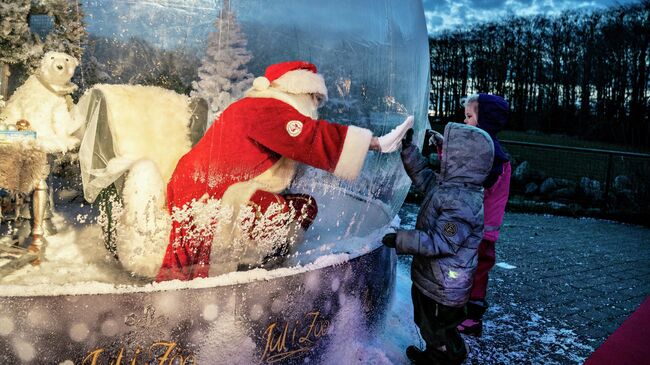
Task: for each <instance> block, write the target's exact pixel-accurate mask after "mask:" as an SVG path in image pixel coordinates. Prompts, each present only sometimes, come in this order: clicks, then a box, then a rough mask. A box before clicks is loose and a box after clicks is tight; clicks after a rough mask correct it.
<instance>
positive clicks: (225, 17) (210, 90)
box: [190, 0, 253, 120]
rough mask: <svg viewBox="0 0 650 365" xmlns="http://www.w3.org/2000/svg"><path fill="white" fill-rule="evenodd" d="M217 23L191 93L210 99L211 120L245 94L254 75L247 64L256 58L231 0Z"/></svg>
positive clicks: (222, 10)
mask: <svg viewBox="0 0 650 365" xmlns="http://www.w3.org/2000/svg"><path fill="white" fill-rule="evenodd" d="M214 26H215V28H216V31H214V32H212V33H211V34H210V35H209V36H208V48H207V50H206V56H205V58H204V59H203V61H202V62H201V67H200V68H199V71H198V76H199V81H195V82H192V88H193V90H192V92H191V93H190V96H192V97H201V98H203V99H205V100H206V101H207V102H208V105H210V115H209V118H210V119H209V120H212V119H214V118H215V117H217V116H219V114H221V112H222V111H223V110H224V109H225V108H226V107H227V106H228V105H230V103H232V102H233V101H234V100H236V99H237V98H239V97H241V96H242V95H243V93H244V91H246V89H248V88H249V87H250V85H251V83H252V79H253V75H252V74H251V73H249V72H248V70H247V68H246V65H247V64H248V62H249V61H250V60H251V58H252V56H251V54H250V52H249V51H248V50H247V49H246V45H247V40H246V37H245V36H244V34H243V33H242V31H241V28H240V27H239V24H237V21H236V19H235V14H234V13H233V12H232V11H231V10H230V6H229V2H228V1H227V0H225V1H224V5H223V8H222V9H221V12H220V14H219V17H218V18H217V20H216V21H215V23H214Z"/></svg>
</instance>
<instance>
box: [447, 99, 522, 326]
mask: <svg viewBox="0 0 650 365" xmlns="http://www.w3.org/2000/svg"><path fill="white" fill-rule="evenodd" d="M461 103H462V105H463V106H464V107H465V124H468V125H472V126H477V127H479V128H481V129H483V130H484V131H486V132H487V133H488V134H489V135H490V137H492V141H493V143H494V161H493V163H492V168H491V170H490V173H489V175H488V177H487V178H486V180H485V182H484V183H483V188H484V196H483V206H484V208H483V209H484V227H483V239H482V240H481V243H480V245H479V249H478V266H477V269H476V272H475V273H474V283H473V285H472V291H471V293H470V298H469V302H468V303H467V318H466V319H465V320H464V321H463V322H462V323H461V324H460V325H459V326H458V330H459V331H460V332H461V333H464V334H466V335H470V336H481V333H482V331H483V314H484V313H485V311H486V310H487V308H488V302H487V301H486V300H485V297H486V296H487V286H488V273H489V271H490V269H492V267H493V266H494V263H495V258H496V256H495V243H496V241H497V239H498V238H499V228H500V227H501V222H502V221H503V215H504V213H505V209H506V203H507V202H508V194H509V192H510V174H511V167H510V157H509V156H508V154H507V153H506V151H505V150H504V149H503V148H502V147H501V144H500V143H499V140H498V139H497V133H499V132H500V131H501V130H502V129H503V127H504V126H505V125H506V123H507V121H508V114H509V112H510V106H509V105H508V102H507V101H506V100H504V99H503V98H502V97H500V96H497V95H490V94H473V95H470V96H468V97H466V98H464V99H463V100H462V101H461Z"/></svg>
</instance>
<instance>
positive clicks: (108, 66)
mask: <svg viewBox="0 0 650 365" xmlns="http://www.w3.org/2000/svg"><path fill="white" fill-rule="evenodd" d="M69 11H70V12H72V13H75V12H76V14H77V15H79V14H83V15H84V17H83V21H84V26H85V31H86V32H87V38H84V37H81V38H78V40H77V43H76V44H75V43H74V42H73V41H69V43H70V44H67V46H66V43H65V42H63V41H61V44H60V45H59V46H60V47H59V48H58V49H59V50H61V51H67V52H68V53H70V54H74V53H73V52H72V51H69V50H71V49H72V48H74V47H75V46H81V52H82V56H81V57H79V58H80V61H79V66H78V67H77V70H76V71H77V72H76V74H75V77H74V78H73V79H72V82H74V83H76V84H77V85H78V86H79V89H78V90H77V91H76V93H75V94H73V96H74V101H73V102H74V103H75V105H74V106H73V109H72V112H71V114H72V116H73V119H74V120H75V122H78V123H80V124H81V127H79V128H78V130H76V131H75V132H74V133H76V136H77V137H78V138H79V139H80V140H81V143H80V144H81V147H80V150H79V154H78V155H79V157H78V160H79V162H80V165H81V173H80V174H79V173H76V174H75V171H74V168H75V166H76V165H75V163H76V162H77V161H76V155H75V153H74V151H75V150H74V147H73V148H72V149H71V151H73V152H72V153H70V152H67V153H58V152H61V151H59V150H56V151H55V152H57V153H51V154H49V156H50V162H49V165H50V168H51V169H52V173H51V174H50V176H49V177H48V178H47V179H46V182H47V183H48V186H47V187H46V188H48V189H50V190H51V191H52V192H53V194H52V196H53V198H54V199H53V201H51V202H50V203H51V204H50V206H49V207H45V208H44V209H45V212H44V216H43V217H40V218H39V217H36V219H39V222H41V223H40V224H43V221H47V220H48V219H49V221H47V222H45V223H47V224H50V225H51V226H57V225H58V226H59V227H54V228H58V229H56V230H58V232H59V233H58V234H51V233H53V232H49V233H50V238H49V243H50V246H56V244H57V242H61V244H60V245H61V246H63V247H64V248H65V247H69V246H70V245H66V243H65V242H66V241H75V242H77V241H78V240H82V239H83V240H84V241H85V242H90V241H98V242H93V243H92V244H88V243H84V244H83V245H96V246H100V247H101V243H103V244H104V245H106V246H107V248H108V249H109V251H110V252H111V253H113V254H114V255H115V256H120V253H119V251H120V247H115V245H116V244H115V240H116V239H117V240H120V239H121V240H122V241H125V240H126V241H131V242H134V241H138V240H143V239H142V237H143V236H142V235H140V236H137V234H136V235H134V236H125V233H123V231H125V229H124V228H125V227H130V226H133V227H135V228H133V227H131V228H132V230H136V231H137V230H140V231H142V230H145V231H147V232H149V236H147V237H146V238H145V239H146V240H150V241H152V242H153V241H156V242H157V243H156V244H153V243H152V244H151V245H150V246H151V247H154V248H155V249H157V250H158V251H161V250H163V249H164V247H165V246H166V244H167V242H168V234H169V216H168V215H169V214H168V213H167V214H165V213H163V214H162V216H161V213H160V212H153V213H152V210H151V209H152V208H151V205H155V204H159V205H160V206H163V205H164V201H165V199H166V198H167V199H169V197H168V196H167V197H166V196H165V194H166V193H167V194H168V193H169V190H166V189H165V187H166V184H167V183H168V182H169V181H170V179H171V176H172V174H173V172H174V169H175V168H178V167H177V163H178V161H179V160H180V159H181V157H183V156H184V155H185V154H187V153H188V152H189V151H191V150H193V149H194V148H195V147H192V146H196V145H197V143H199V141H201V140H202V137H203V135H204V133H206V129H207V130H208V131H209V130H210V129H209V128H211V127H210V126H211V124H212V123H213V121H214V120H220V119H219V118H221V119H224V118H222V117H221V116H222V113H223V112H224V110H226V108H227V107H228V106H229V105H231V104H232V103H233V102H234V101H236V100H238V99H240V98H242V97H244V96H247V95H248V94H247V92H248V91H247V90H250V88H251V86H252V85H253V80H254V78H255V77H257V76H263V75H265V69H266V68H267V67H268V66H269V65H272V64H276V63H279V62H285V61H291V60H304V61H307V62H310V63H312V64H314V65H315V66H316V67H317V68H318V71H317V72H318V74H320V75H322V76H323V77H324V81H325V85H326V87H327V93H328V100H327V101H326V102H325V103H324V104H323V105H322V107H321V108H320V109H319V110H318V119H322V120H327V121H330V122H334V123H338V124H342V125H348V126H356V127H361V128H366V129H368V130H370V131H371V132H372V134H373V135H374V136H381V135H384V134H386V133H388V132H390V131H391V130H392V129H393V128H394V127H396V126H397V125H399V124H400V123H401V122H402V121H403V120H404V119H405V118H406V117H407V116H408V115H414V116H415V125H414V128H415V129H416V131H420V132H421V131H423V129H424V128H425V126H426V125H427V122H426V121H427V119H426V106H427V93H428V77H427V75H428V65H429V57H428V43H427V33H426V28H425V22H424V17H423V9H422V4H421V3H420V2H419V1H384V2H382V3H381V4H380V5H379V4H377V2H376V1H371V0H368V1H355V2H353V3H348V2H345V1H328V2H325V3H323V4H319V5H318V6H315V5H314V4H313V2H311V1H302V0H294V1H281V2H279V1H276V2H272V3H269V2H268V1H263V0H259V1H255V0H246V1H227V0H226V1H223V2H221V1H163V0H160V1H108V2H107V1H86V2H82V3H81V6H80V7H76V8H75V7H72V8H70V9H69ZM57 19H58V18H55V19H54V22H55V23H56V21H57ZM45 23H47V22H45ZM33 25H34V24H33ZM36 25H38V24H36ZM50 26H51V24H50ZM70 28H71V27H69V28H68V29H69V32H72V30H70ZM39 31H40V32H41V33H43V34H42V35H46V34H47V25H46V26H45V29H40V30H39ZM50 31H51V32H54V31H56V28H55V29H54V30H52V29H50ZM80 34H81V33H80ZM47 37H49V35H48V36H47ZM82 39H83V40H82ZM52 59H54V58H52ZM66 61H67V59H66ZM18 90H20V88H19V89H18ZM16 94H18V92H17V93H16ZM9 104H11V99H10V100H9ZM9 104H8V105H9ZM7 109H9V107H7ZM301 113H302V112H301ZM314 117H315V115H314ZM222 123H223V122H222ZM227 123H230V122H229V121H227ZM233 123H234V122H233ZM287 128H288V127H287ZM227 129H230V128H227ZM36 132H37V134H39V135H41V132H40V131H39V130H38V128H37V130H36ZM298 133H300V131H298ZM350 133H351V132H350ZM419 134H421V133H418V135H419ZM267 137H268V136H267ZM270 138H272V137H270ZM346 138H347V137H346ZM203 139H205V138H203ZM349 139H351V138H349ZM210 143H225V141H219V142H215V141H213V140H211V142H210ZM323 143H324V142H323ZM350 143H352V142H350ZM204 144H205V143H204ZM339 144H340V143H339ZM238 147H239V146H236V145H235V146H233V147H232V148H230V152H231V154H230V155H229V156H226V157H222V156H221V154H219V156H214V155H212V154H210V155H209V156H208V155H205V156H200V158H199V160H201V161H203V162H200V163H206V164H212V163H216V164H221V165H223V164H230V165H235V166H236V165H237V164H239V163H241V161H240V158H239V157H245V156H246V153H248V152H241V155H240V156H237V155H236V153H234V154H233V153H232V151H233V150H237V149H238ZM312 147H313V148H316V149H318V143H316V144H313V145H300V146H299V148H300V149H301V150H292V151H289V155H290V156H286V157H287V158H289V157H290V158H293V159H295V160H298V161H302V160H307V161H308V162H309V161H311V160H310V159H309V158H310V156H311V155H312V154H314V153H317V152H313V151H314V150H313V149H312ZM262 148H265V146H262ZM338 148H339V151H340V149H341V147H338ZM355 148H356V149H354V150H353V153H352V154H351V155H353V157H354V154H357V155H361V156H363V154H365V153H366V152H365V151H362V152H363V154H362V153H361V152H360V151H359V148H358V146H356V147H355ZM223 149H225V148H223ZM210 151H214V149H213V150H210ZM319 151H321V152H322V153H323V154H324V157H323V159H327V160H328V162H332V161H333V164H335V165H336V168H337V169H338V166H339V165H342V164H343V163H342V162H341V163H339V162H340V161H337V158H339V160H343V157H341V156H342V155H344V153H343V152H340V153H341V156H334V157H332V156H330V155H328V154H329V153H331V151H332V150H329V149H327V148H326V147H323V148H322V149H321V150H319ZM49 152H51V151H49ZM269 155H273V156H276V157H277V155H278V153H276V151H271V152H269ZM52 156H54V157H52ZM346 156H347V155H346ZM56 159H58V162H59V164H58V165H56V163H57V162H56V161H55V162H52V160H56ZM61 160H63V161H64V162H67V165H66V164H65V163H64V164H63V167H61V166H62V165H61V164H60V161H61ZM143 160H146V161H149V162H152V163H150V164H149V165H147V164H146V163H144V164H143V163H141V162H142V161H143ZM205 161H208V162H205ZM53 163H54V165H53ZM197 163H199V162H197ZM55 165H56V166H55ZM142 165H146V166H142ZM210 166H212V165H210ZM314 166H316V167H314ZM328 166H330V167H327V168H326V167H324V166H323V164H320V165H319V164H318V163H301V164H298V165H297V166H296V167H295V170H294V171H292V175H291V176H293V178H292V179H291V181H290V183H287V184H285V185H286V186H282V187H284V188H286V189H285V190H283V192H289V193H291V194H308V195H309V196H311V197H312V198H313V199H315V201H316V203H317V205H318V214H317V215H316V218H315V220H314V222H313V223H312V224H311V225H310V226H309V228H308V230H307V232H306V234H305V236H304V240H303V241H301V244H300V245H295V247H292V251H291V253H292V254H291V255H289V257H288V260H286V262H285V265H288V266H293V265H300V264H306V263H310V262H313V261H314V260H316V259H317V258H318V256H320V255H321V254H323V253H325V254H328V253H329V254H331V253H339V252H345V253H349V252H351V251H354V250H356V249H359V248H363V247H367V246H368V245H369V244H371V243H376V242H377V235H378V234H379V233H378V232H379V231H378V230H381V229H382V228H383V227H386V226H387V225H388V224H389V223H390V221H391V220H392V219H393V217H395V215H396V214H397V211H398V210H399V208H400V206H401V204H402V203H403V201H404V198H405V196H406V194H407V191H408V187H409V185H410V181H409V179H408V177H407V176H406V174H405V173H404V170H403V168H402V166H401V161H400V158H399V153H398V152H394V153H379V152H374V151H371V152H368V153H367V155H366V157H365V161H362V165H361V166H362V168H361V169H360V172H358V173H357V174H356V175H358V176H355V177H354V178H347V179H342V178H340V177H339V176H337V174H336V171H333V170H335V169H334V167H335V166H333V165H328ZM136 167H138V168H141V169H140V170H138V169H136ZM267 167H268V166H267ZM147 169H153V170H157V171H159V172H160V175H161V179H160V181H159V182H158V181H156V182H152V181H153V180H151V179H150V178H149V176H148V175H147V173H146V172H147ZM207 169H208V170H209V169H212V167H208V168H207ZM242 169H244V167H242ZM61 170H65V171H63V173H62V172H61ZM136 170H137V171H136ZM326 170H328V171H326ZM142 171H144V172H142ZM332 172H334V173H332ZM139 174H140V175H139ZM62 175H64V176H63V177H62ZM79 175H80V176H81V179H79ZM217 175H218V174H217ZM253 175H254V174H252V175H251V176H253ZM129 179H130V182H129V181H128V180H129ZM216 179H221V177H220V176H217V177H216ZM235 182H236V181H235ZM210 184H211V183H207V185H206V188H205V194H208V195H210V194H211V192H209V191H208V190H209V188H208V187H207V186H208V185H210ZM144 186H146V187H144ZM265 187H266V185H264V187H263V188H265ZM263 188H261V189H262V190H263ZM156 189H157V190H156ZM196 189H198V188H196ZM196 189H195V190H196ZM41 190H42V189H41ZM75 191H76V192H77V193H79V195H83V198H85V200H86V201H87V202H90V203H92V204H90V205H89V204H87V203H85V202H82V203H81V204H80V203H79V201H80V200H82V197H80V196H75ZM81 191H83V194H81V193H80V192H81ZM127 192H128V193H131V195H132V196H135V197H136V198H132V199H130V200H128V201H126V200H125V195H126V194H127ZM203 192H204V191H202V190H200V189H198V192H197V191H195V192H193V194H194V197H195V200H198V199H199V198H200V197H201V195H202V193H203ZM273 193H279V191H273ZM176 194H178V192H176ZM142 196H145V198H144V199H143V198H141V197H142ZM148 196H151V197H154V198H151V199H148V198H146V197H148ZM217 198H221V196H217ZM152 199H153V200H152ZM156 199H157V200H156ZM46 200H48V199H44V198H43V197H41V198H40V199H32V202H29V199H27V203H28V204H29V203H31V204H32V205H34V203H39V204H41V205H48V203H47V202H45V201H46ZM50 200H52V199H50ZM161 202H162V203H161ZM112 203H116V204H112ZM117 203H119V204H117ZM79 205H80V207H79ZM23 208H24V207H23ZM41 208H42V207H41ZM41 208H39V210H41ZM17 210H18V209H17ZM31 210H32V211H34V212H36V210H34V208H33V207H31ZM48 213H50V217H48ZM38 214H40V213H39V212H36V213H35V214H34V215H38ZM129 214H130V215H131V217H132V219H131V220H129V219H130V218H129ZM41 215H43V214H41ZM208 215H209V213H208ZM217 215H218V214H216V213H215V214H213V215H212V218H208V219H214V216H217ZM34 219H35V217H32V221H33V220H34ZM194 219H195V223H196V222H198V221H197V218H196V217H194ZM197 224H198V223H197ZM15 225H16V226H17V225H18V224H17V223H16V224H15ZM32 226H35V224H34V223H33V222H32ZM89 226H100V227H101V230H98V229H95V230H94V231H93V230H90V231H88V230H84V229H85V228H82V229H79V227H89ZM152 227H153V228H152ZM13 228H14V230H15V228H16V227H13ZM95 228H96V227H95ZM70 230H72V231H74V232H75V234H70V235H67V236H66V235H63V234H62V233H63V232H66V231H70ZM52 231H55V230H54V229H53V230H52ZM100 231H101V232H100ZM45 233H46V235H47V234H48V232H45ZM136 233H137V232H136ZM139 233H142V232H139ZM139 233H138V234H139ZM373 233H374V236H373ZM116 237H117V238H116ZM351 242H356V244H352V243H351ZM117 245H118V246H119V244H117ZM147 245H149V243H147ZM83 247H85V246H83ZM161 247H162V248H161ZM149 248H150V247H149V246H147V247H146V249H145V250H144V251H146V250H148V249H149ZM154 248H151V251H154ZM226 248H227V247H226ZM121 249H122V251H123V254H122V255H121V256H122V257H121V264H122V266H123V268H124V269H126V271H127V272H128V271H130V270H129V269H130V267H129V265H130V263H129V262H127V260H128V259H129V257H131V256H133V255H137V254H143V252H142V251H143V249H142V248H138V247H136V248H131V247H129V248H121ZM116 251H117V252H116ZM63 252H68V250H66V249H64V250H63ZM149 253H150V252H145V253H144V256H146V254H149ZM150 257H151V259H149V260H148V266H149V267H148V268H147V270H149V271H150V272H154V271H155V270H156V268H157V266H159V263H158V262H159V261H160V255H158V256H156V255H153V254H152V256H150ZM45 261H46V262H45V264H44V265H43V266H44V267H47V264H48V262H51V261H55V260H54V259H52V260H50V259H46V260H45ZM50 264H51V263H50ZM77 266H78V265H77ZM54 267H58V266H57V265H54ZM82 267H83V265H82ZM41 269H43V267H41ZM120 269H122V268H120V267H117V268H116V271H119V270H120ZM136 273H137V272H136ZM15 276H17V277H21V276H23V275H15ZM100 276H101V275H98V277H97V280H99V281H102V280H100ZM109 276H110V275H109ZM149 276H151V275H149ZM211 276H212V275H211ZM23 278H24V279H28V280H27V282H30V281H31V280H34V279H33V276H31V275H28V274H26V275H24V276H23ZM112 279H113V280H114V281H116V282H118V283H119V282H121V281H122V280H126V281H127V282H130V279H124V278H120V275H113V277H112ZM20 280H21V279H15V280H14V281H12V280H9V282H11V283H13V282H15V283H20V282H21V281H20ZM66 280H70V279H69V278H66V279H65V280H64V279H62V280H61V282H62V283H63V282H67V281H66ZM71 280H74V279H71ZM107 281H109V282H110V281H111V280H107Z"/></svg>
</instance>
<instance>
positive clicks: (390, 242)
mask: <svg viewBox="0 0 650 365" xmlns="http://www.w3.org/2000/svg"><path fill="white" fill-rule="evenodd" d="M381 243H383V244H384V246H386V247H390V248H395V245H396V244H397V233H389V234H387V235H385V236H384V238H382V239H381Z"/></svg>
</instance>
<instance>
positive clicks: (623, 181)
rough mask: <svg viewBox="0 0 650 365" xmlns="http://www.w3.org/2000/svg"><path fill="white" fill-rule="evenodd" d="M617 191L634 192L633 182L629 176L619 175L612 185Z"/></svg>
mask: <svg viewBox="0 0 650 365" xmlns="http://www.w3.org/2000/svg"><path fill="white" fill-rule="evenodd" d="M612 187H613V188H614V190H615V191H625V190H632V180H631V179H630V178H629V177H628V176H627V175H618V176H616V177H615V178H614V184H613V185H612Z"/></svg>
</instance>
